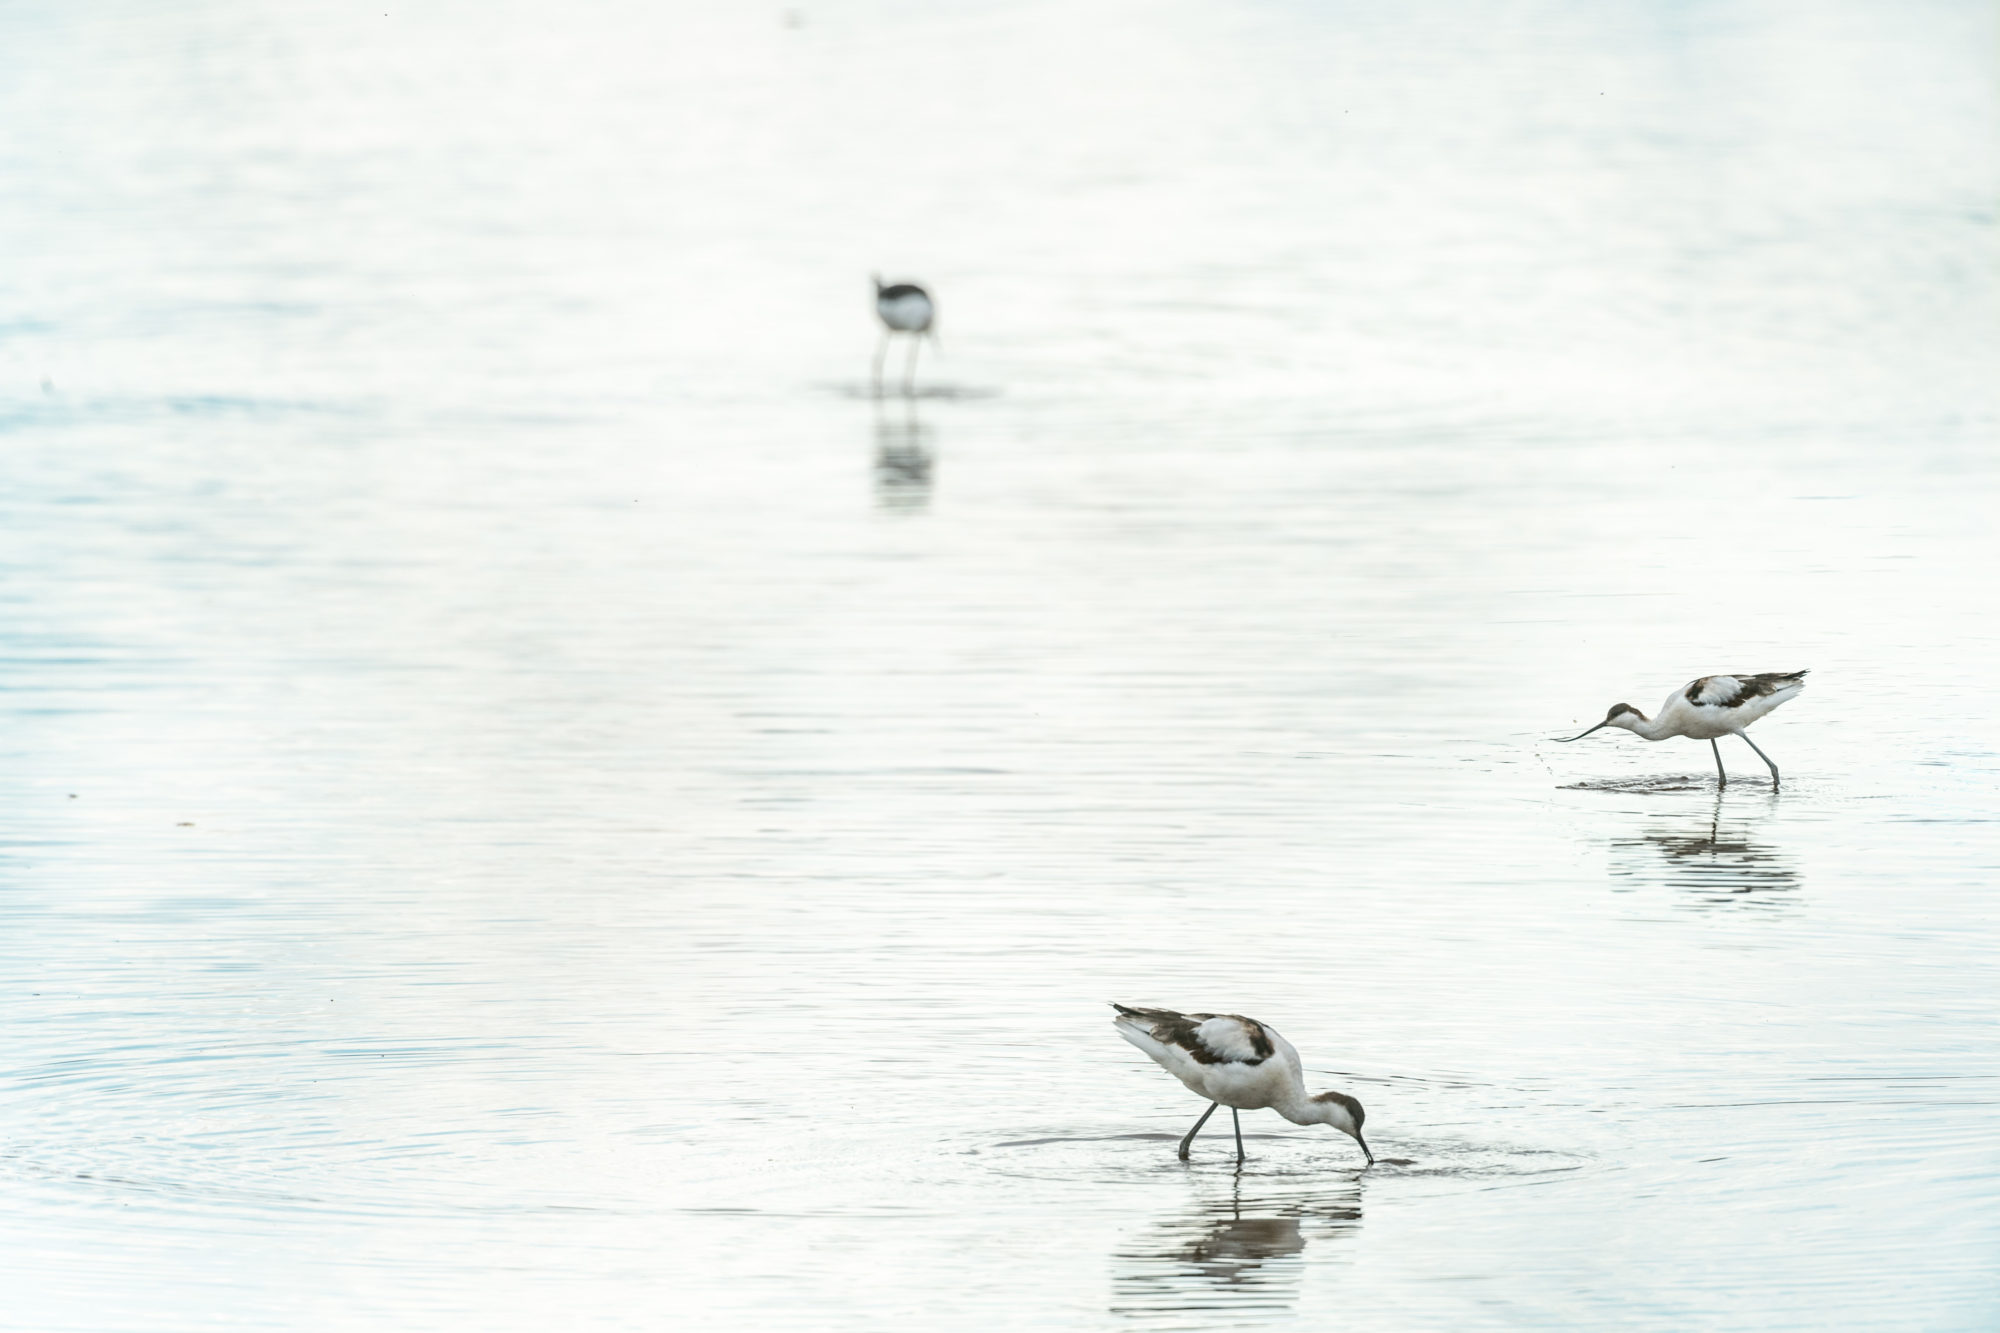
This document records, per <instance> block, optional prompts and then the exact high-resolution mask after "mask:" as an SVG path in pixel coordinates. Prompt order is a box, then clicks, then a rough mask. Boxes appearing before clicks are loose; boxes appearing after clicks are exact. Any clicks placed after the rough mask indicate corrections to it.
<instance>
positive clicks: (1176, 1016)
mask: <svg viewBox="0 0 2000 1333" xmlns="http://www.w3.org/2000/svg"><path fill="white" fill-rule="evenodd" d="M1111 1007H1112V1008H1113V1009H1116V1010H1117V1011H1118V1012H1119V1013H1121V1014H1124V1015H1125V1016H1126V1017H1127V1018H1135V1019H1138V1020H1139V1021H1140V1022H1142V1023H1144V1024H1146V1025H1147V1026H1148V1027H1149V1028H1150V1029H1151V1030H1152V1034H1153V1040H1154V1041H1157V1042H1162V1043H1164V1044H1166V1045H1169V1046H1178V1047H1180V1048H1181V1049H1182V1050H1184V1051H1186V1052H1187V1053H1188V1054H1189V1055H1191V1056H1193V1057H1194V1058H1195V1059H1196V1060H1198V1061H1200V1062H1201V1063H1202V1064H1205V1065H1227V1064H1241V1065H1261V1064H1263V1063H1264V1062H1265V1061H1266V1060H1268V1059H1270V1058H1271V1056H1272V1054H1273V1053H1274V1052H1275V1051H1276V1050H1277V1048H1276V1047H1275V1046H1273V1045H1272V1044H1271V1036H1270V1034H1269V1033H1267V1032H1265V1031H1264V1025H1263V1024H1262V1023H1259V1022H1258V1021H1257V1020H1256V1019H1254V1018H1245V1017H1244V1016H1243V1015H1241V1014H1181V1013H1176V1012H1174V1011H1173V1010H1172V1009H1134V1008H1131V1007H1130V1006H1128V1005H1122V1004H1113V1005H1112V1006H1111ZM1214 1018H1226V1019H1228V1020H1229V1021H1230V1022H1232V1023H1241V1024H1242V1025H1243V1027H1242V1031H1241V1035H1242V1036H1243V1038H1244V1039H1245V1040H1247V1041H1248V1042H1249V1046H1250V1056H1249V1057H1246V1056H1244V1055H1243V1054H1242V1053H1241V1052H1240V1051H1223V1050H1218V1049H1216V1048H1215V1047H1213V1046H1211V1045H1209V1044H1208V1042H1207V1041H1205V1040H1203V1038H1202V1035H1201V1025H1202V1024H1203V1023H1206V1022H1208V1021H1209V1020H1210V1019H1214Z"/></svg>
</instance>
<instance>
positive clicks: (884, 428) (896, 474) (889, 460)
mask: <svg viewBox="0 0 2000 1333" xmlns="http://www.w3.org/2000/svg"><path fill="white" fill-rule="evenodd" d="M903 404H904V405H903V410H902V411H901V412H897V411H894V410H892V409H889V408H885V407H883V406H882V405H881V404H880V403H879V402H878V403H877V406H876V411H875V503H876V504H878V505H880V506H881V507H882V508H884V509H888V510H901V511H911V510H920V509H923V508H924V507H926V506H927V505H929V504H930V500H931V473H932V469H933V467H934V466H935V465H936V463H937V451H936V449H935V448H934V447H933V436H934V433H935V432H933V430H932V429H931V427H929V426H927V425H925V424H924V423H923V422H921V421H919V420H918V419H917V404H916V400H915V399H914V398H906V399H904V400H903Z"/></svg>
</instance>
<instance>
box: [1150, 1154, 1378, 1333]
mask: <svg viewBox="0 0 2000 1333" xmlns="http://www.w3.org/2000/svg"><path fill="white" fill-rule="evenodd" d="M1360 1222H1361V1191H1360V1189H1359V1187H1358V1186H1356V1187H1349V1188H1347V1189H1344V1190H1334V1191H1324V1192H1318V1193H1314V1194H1310V1195H1291V1196H1282V1197H1278V1196H1267V1197H1263V1198H1259V1197H1256V1196H1254V1195H1252V1196H1249V1197H1246V1196H1245V1195H1244V1194H1243V1192H1242V1180H1241V1178H1240V1177H1238V1178H1237V1179H1236V1180H1235V1182H1234V1184H1233V1187H1232V1189H1231V1191H1230V1193H1229V1194H1228V1195H1227V1196H1225V1197H1220V1198H1217V1197H1213V1196H1211V1197H1208V1198H1205V1199H1202V1200H1200V1201H1199V1202H1197V1203H1196V1204H1195V1205H1194V1206H1193V1207H1192V1208H1190V1209H1189V1210H1188V1211H1187V1212H1185V1213H1183V1214H1181V1215H1180V1216H1177V1217H1173V1218H1170V1219H1168V1220H1166V1221H1164V1222H1161V1223H1159V1224H1158V1225H1156V1226H1155V1227H1153V1228H1152V1229H1151V1230H1150V1231H1147V1232H1145V1233H1142V1234H1141V1235H1139V1236H1136V1237H1134V1238H1132V1240H1131V1241H1129V1242H1128V1243H1127V1244H1126V1245H1124V1246H1122V1247H1121V1248H1120V1249H1119V1250H1118V1251H1117V1252H1116V1253H1115V1254H1114V1255H1113V1256H1112V1262H1113V1265H1114V1271H1113V1276H1112V1287H1113V1295H1112V1303H1111V1312H1112V1313H1113V1314H1120V1315H1132V1316H1147V1315H1157V1314H1160V1313H1164V1312H1168V1311H1191V1310H1205V1311H1210V1312H1212V1313H1214V1314H1217V1315H1236V1316H1242V1315H1246V1314H1253V1313H1257V1312H1260V1311H1261V1312H1275V1311H1280V1310H1284V1309H1286V1308H1288V1307H1289V1306H1290V1305H1291V1304H1292V1302H1293V1301H1294V1300H1296V1299H1297V1296H1298V1286H1299V1279H1300V1274H1301V1273H1302V1271H1303V1269H1304V1263H1303V1260H1302V1258H1301V1256H1302V1255H1303V1254H1304V1253H1305V1248H1306V1243H1307V1242H1308V1241H1309V1240H1312V1239H1315V1238H1323V1237H1327V1236H1333V1235H1337V1234H1340V1233H1342V1232H1347V1231H1352V1230H1353V1229H1354V1228H1355V1227H1357V1226H1359V1225H1360Z"/></svg>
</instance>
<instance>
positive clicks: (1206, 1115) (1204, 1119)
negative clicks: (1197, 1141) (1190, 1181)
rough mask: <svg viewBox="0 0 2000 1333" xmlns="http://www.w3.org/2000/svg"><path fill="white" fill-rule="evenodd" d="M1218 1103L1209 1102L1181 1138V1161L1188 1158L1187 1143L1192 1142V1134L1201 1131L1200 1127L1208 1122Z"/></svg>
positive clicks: (1219, 1103)
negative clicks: (1206, 1107)
mask: <svg viewBox="0 0 2000 1333" xmlns="http://www.w3.org/2000/svg"><path fill="white" fill-rule="evenodd" d="M1220 1105H1222V1103H1221V1102H1210V1103H1209V1104H1208V1109H1207V1110H1206V1111H1203V1112H1202V1113H1201V1119H1199V1120H1197V1121H1195V1122H1194V1128H1193V1129H1191V1130H1189V1131H1188V1132H1187V1137H1186V1138H1184V1139H1182V1140H1181V1160H1182V1161H1183V1162H1185V1161H1186V1160H1187V1158H1188V1145H1189V1144H1190V1143H1193V1142H1194V1136H1195V1135H1197V1134H1199V1133H1201V1127H1202V1126H1203V1125H1205V1124H1207V1123H1208V1118H1209V1117H1210V1116H1212V1115H1214V1114H1215V1108H1216V1107H1218V1106H1220Z"/></svg>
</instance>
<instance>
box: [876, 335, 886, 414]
mask: <svg viewBox="0 0 2000 1333" xmlns="http://www.w3.org/2000/svg"><path fill="white" fill-rule="evenodd" d="M887 355H889V330H887V329H884V330H882V341H881V342H879V343H876V344H875V396H876V397H877V398H880V397H881V396H882V358H883V357H885V356H887Z"/></svg>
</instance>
